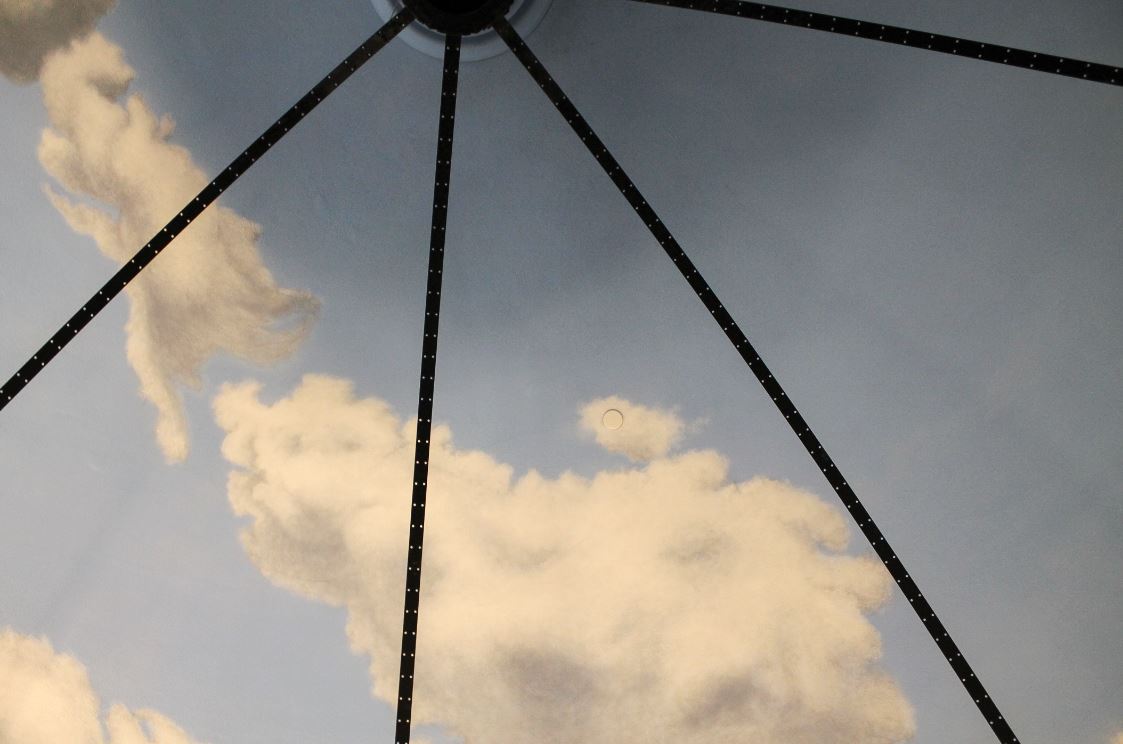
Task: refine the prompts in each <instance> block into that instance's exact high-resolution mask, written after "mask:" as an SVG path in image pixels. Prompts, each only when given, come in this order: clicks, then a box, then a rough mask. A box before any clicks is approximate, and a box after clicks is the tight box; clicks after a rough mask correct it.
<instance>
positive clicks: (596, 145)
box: [495, 20, 1018, 744]
mask: <svg viewBox="0 0 1123 744" xmlns="http://www.w3.org/2000/svg"><path fill="white" fill-rule="evenodd" d="M495 29H496V30H497V31H498V32H499V35H500V36H502V37H503V40H504V41H505V42H507V46H509V47H510V48H511V51H512V52H514V53H515V56H516V57H518V58H519V61H520V62H522V64H523V66H524V67H526V69H527V72H529V73H530V75H531V77H533V78H534V80H535V81H536V82H537V83H538V86H539V87H540V88H542V90H543V91H544V92H545V93H546V95H547V96H548V97H549V99H550V100H551V101H552V102H553V104H554V106H555V107H556V108H557V109H558V111H559V112H560V113H561V115H562V116H563V117H565V120H566V121H567V122H569V125H570V126H571V127H572V128H573V131H574V132H576V133H577V136H578V137H580V138H581V141H582V142H583V143H584V144H585V147H587V148H588V149H589V152H591V153H592V154H593V157H595V158H596V159H597V162H598V163H600V165H601V167H602V168H603V169H604V171H605V173H607V174H608V176H609V178H611V179H612V182H613V183H615V184H616V187H617V188H618V189H619V190H620V193H621V194H623V195H624V198H625V199H627V200H628V203H629V204H631V205H632V208H633V209H635V211H636V214H638V215H639V216H640V219H642V220H643V222H644V224H645V225H647V228H648V230H650V231H651V234H652V235H654V236H655V239H656V240H658V241H659V245H661V246H662V247H663V250H664V251H666V253H667V255H668V256H670V258H671V260H672V261H674V263H675V266H677V267H678V270H679V271H680V272H681V273H682V275H683V276H684V277H685V278H686V281H687V282H689V283H690V286H691V288H692V289H693V290H694V291H695V292H696V293H697V294H698V298H699V299H700V300H702V304H704V305H705V306H706V309H707V310H709V311H710V314H711V315H713V317H714V320H715V321H716V322H717V324H718V325H719V326H721V329H722V330H723V331H725V335H726V336H727V337H728V338H729V340H730V341H731V342H733V346H734V348H735V349H737V351H738V352H739V353H740V354H741V358H742V359H744V360H745V362H746V363H747V364H748V365H749V369H750V370H752V372H753V374H754V375H756V378H757V379H758V380H759V381H760V384H761V385H763V386H764V389H765V391H766V392H767V393H768V395H769V397H771V398H772V401H773V402H774V403H775V404H776V407H777V408H778V409H779V410H780V413H781V414H783V416H784V418H785V419H786V420H787V422H788V424H789V425H790V426H791V427H792V431H794V432H795V433H796V435H797V436H798V437H799V439H800V441H801V442H803V446H804V447H805V448H806V449H807V452H808V453H809V454H810V455H811V457H812V459H813V460H814V461H815V464H816V465H818V466H819V469H820V470H822V471H823V474H824V475H825V476H826V477H827V480H828V481H829V482H830V484H831V486H832V487H833V488H834V490H835V493H837V494H838V497H839V498H840V499H841V500H842V503H843V504H845V505H846V508H847V509H848V510H849V511H850V514H851V516H852V517H853V518H854V520H855V521H856V522H857V523H858V527H859V528H860V529H861V530H862V534H864V535H865V536H866V539H867V540H869V542H870V545H872V546H873V549H874V551H876V552H877V555H878V557H879V558H881V562H882V563H884V564H885V567H886V568H888V569H889V573H890V574H892V576H893V578H894V579H895V580H896V582H897V585H898V586H899V587H900V588H901V591H902V592H904V594H905V596H906V597H908V600H909V603H910V604H911V605H912V608H913V610H915V611H916V614H917V616H918V617H920V619H921V621H922V622H923V623H924V627H926V628H927V629H928V632H929V634H931V636H932V639H933V640H934V641H936V645H937V646H939V648H940V651H941V652H942V653H943V654H944V657H945V658H946V659H947V660H948V663H949V664H951V667H952V669H953V670H955V673H956V675H957V676H958V677H959V680H960V682H962V683H963V687H964V688H966V690H967V692H968V694H969V695H970V696H971V699H972V700H974V701H975V704H976V705H977V706H978V707H979V710H980V711H982V713H983V716H984V717H985V718H986V720H987V723H989V724H990V726H991V728H992V729H993V730H994V733H995V735H996V736H997V737H998V740H999V741H1000V742H1002V743H1003V744H1017V741H1018V739H1017V737H1016V736H1014V732H1013V731H1012V730H1011V729H1010V726H1009V725H1008V724H1007V723H1006V720H1005V719H1004V718H1003V717H1002V714H1001V713H1000V712H999V710H998V706H996V705H995V704H994V702H993V701H992V700H991V699H990V695H988V694H987V691H986V689H985V688H984V687H983V684H982V682H980V681H979V679H978V678H977V677H976V676H975V673H974V672H973V671H972V670H971V666H970V665H969V664H968V663H967V660H966V659H965V658H963V654H961V653H960V651H959V648H958V647H957V646H956V645H955V642H954V641H952V639H951V636H950V635H948V632H947V630H946V629H945V628H944V626H943V624H942V623H941V622H940V620H939V618H937V617H936V613H935V611H934V610H933V609H932V606H931V605H929V604H928V600H926V599H925V598H924V595H923V594H921V593H920V589H919V588H918V587H917V585H916V582H915V581H913V579H912V577H910V576H909V573H908V571H907V570H905V567H904V564H902V563H901V560H900V559H899V558H898V557H897V554H896V552H895V551H894V550H893V549H892V548H891V547H890V546H889V543H888V542H887V541H886V539H885V536H884V535H882V534H881V530H879V529H878V528H877V525H875V524H874V522H873V519H872V518H871V517H870V515H869V513H868V512H867V511H866V509H865V507H863V506H862V503H861V502H860V501H859V500H858V497H857V495H856V494H855V493H854V491H853V490H852V489H851V488H850V485H849V484H848V483H847V482H846V479H845V478H844V477H843V475H842V473H840V472H839V470H838V468H837V467H836V466H835V464H834V461H833V460H831V458H830V456H829V455H828V454H827V452H826V450H825V449H823V445H822V444H820V443H819V440H818V438H816V436H815V434H814V433H812V431H811V429H810V427H808V425H807V422H806V421H804V420H803V416H801V415H800V414H799V411H798V410H796V407H795V405H794V404H793V403H792V402H791V400H790V399H789V398H788V396H787V394H786V393H785V392H784V389H783V388H782V387H780V383H779V382H777V381H776V378H774V377H773V376H772V373H771V372H769V371H768V367H767V366H765V364H764V362H763V361H761V359H760V356H759V355H758V354H757V353H756V350H755V349H754V348H753V346H752V344H750V343H749V339H748V338H746V336H745V334H744V333H742V332H741V329H740V328H739V327H738V326H737V323H736V322H734V320H733V318H732V317H731V316H730V315H729V313H728V312H727V311H726V309H725V306H724V305H722V304H721V302H720V301H719V300H718V298H717V295H715V294H714V292H713V290H712V289H710V286H709V284H707V283H706V280H705V279H703V278H702V275H701V274H699V273H698V269H697V268H696V267H695V266H694V264H693V263H692V262H691V261H690V259H689V258H688V257H687V255H686V253H684V252H683V250H682V248H681V247H680V246H679V244H678V242H677V241H676V240H675V239H674V237H673V236H672V235H671V233H670V231H669V230H668V229H667V228H666V226H665V225H664V224H663V223H662V221H661V220H660V219H659V217H658V216H657V215H656V214H655V210H654V209H652V208H651V206H650V205H649V204H648V203H647V201H646V200H645V199H644V198H643V195H642V194H641V193H640V192H639V189H637V188H636V186H635V184H634V183H632V181H631V179H630V178H628V175H627V174H626V173H625V172H624V170H623V169H622V168H621V167H620V164H619V163H617V162H616V159H615V158H614V157H612V154H611V153H609V152H608V148H606V147H605V145H604V143H603V142H601V140H600V138H599V137H597V135H596V134H595V133H594V132H593V130H592V128H591V127H590V126H589V124H588V123H587V122H586V121H585V119H584V117H582V116H581V114H580V113H579V112H578V111H577V108H576V107H575V106H574V105H573V103H571V102H570V100H569V98H568V97H566V95H565V93H563V92H562V90H561V88H559V87H558V84H557V83H555V82H554V79H553V78H552V77H550V74H549V73H548V72H546V69H545V68H544V67H543V66H542V63H541V62H539V61H538V58H537V57H535V56H534V54H533V53H532V52H531V51H530V49H528V48H527V46H526V44H525V43H524V42H523V40H522V39H521V38H520V37H519V35H518V33H517V32H516V31H515V30H514V29H513V28H511V25H510V24H509V23H507V22H506V21H505V20H498V21H496V23H495Z"/></svg>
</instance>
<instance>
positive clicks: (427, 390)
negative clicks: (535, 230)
mask: <svg viewBox="0 0 1123 744" xmlns="http://www.w3.org/2000/svg"><path fill="white" fill-rule="evenodd" d="M459 72H460V37H459V36H458V35H456V34H448V35H446V36H445V59H444V77H443V79H442V81H441V119H440V123H439V124H438V127H437V167H436V174H435V176H434V178H433V227H432V230H431V232H430V233H429V278H428V284H427V287H426V292H425V331H424V333H425V335H424V336H423V338H422V341H421V381H420V385H419V392H418V396H417V442H416V444H415V445H414V448H413V506H412V508H411V510H410V515H409V555H408V557H407V560H406V599H405V612H404V617H403V619H402V660H401V674H400V676H399V677H398V715H397V724H396V730H395V735H394V741H395V742H396V743H397V744H409V732H410V718H411V716H412V715H413V673H414V660H415V656H414V655H415V654H416V653H417V610H418V607H419V605H420V601H421V548H422V545H423V543H424V538H425V495H426V493H427V492H428V482H429V435H430V433H431V431H432V427H433V380H434V378H435V377H436V372H437V332H438V330H439V324H440V319H441V275H442V272H443V269H444V258H445V223H446V222H447V220H448V184H449V178H450V175H451V173H452V133H453V129H454V126H453V125H454V124H455V122H456V83H457V78H458V76H459Z"/></svg>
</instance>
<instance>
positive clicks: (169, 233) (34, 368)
mask: <svg viewBox="0 0 1123 744" xmlns="http://www.w3.org/2000/svg"><path fill="white" fill-rule="evenodd" d="M412 21H413V13H412V12H411V11H409V10H403V11H402V12H400V13H398V14H397V15H395V16H394V17H393V18H391V19H390V20H389V21H387V22H386V23H385V24H384V25H383V26H382V28H380V29H378V31H376V32H374V34H372V35H371V36H370V38H368V39H367V40H366V41H364V42H363V43H362V44H360V45H359V47H358V48H357V49H355V51H354V52H352V53H351V54H350V55H349V56H348V57H347V59H345V60H343V61H342V62H340V63H339V64H338V65H336V67H335V68H334V69H333V70H332V71H331V72H329V73H328V74H327V76H326V77H325V78H324V79H323V80H321V81H320V82H318V83H316V85H315V87H313V88H312V90H310V91H308V93H306V94H305V95H304V97H303V98H301V99H300V100H299V101H297V102H296V104H295V105H294V106H293V107H292V108H290V109H289V110H288V111H286V112H285V113H284V114H283V115H282V116H281V118H280V119H277V121H276V122H275V123H274V124H273V125H272V126H271V127H269V128H268V129H266V130H265V132H264V133H262V135H261V136H260V137H258V138H257V139H256V140H254V141H253V143H252V144H251V145H250V146H249V147H247V148H246V149H245V150H243V151H242V154H241V155H239V156H238V157H236V158H234V160H233V161H231V163H230V165H228V166H227V167H226V169H225V170H223V171H222V172H221V173H219V174H218V175H217V176H216V177H215V179H214V180H213V181H211V182H210V183H209V184H207V186H206V187H205V188H204V189H203V190H202V191H200V192H199V193H198V195H196V196H195V198H194V199H192V200H191V201H190V202H188V204H187V205H186V206H185V207H184V208H183V209H182V210H181V211H180V212H179V214H177V215H176V216H175V217H173V218H172V220H171V221H170V222H169V223H168V224H167V225H165V226H164V227H163V229H161V230H160V232H158V233H156V235H155V236H154V237H153V238H152V239H151V240H149V241H148V242H147V243H146V244H145V245H144V247H143V248H141V249H140V250H139V251H138V252H137V254H136V255H135V256H133V257H132V258H131V259H129V262H128V263H126V264H125V265H124V266H122V267H121V268H120V269H119V270H118V271H117V273H116V274H114V275H113V277H112V278H111V279H110V280H109V281H108V282H106V283H105V284H104V285H103V286H102V288H101V289H99V290H98V291H97V293H96V294H95V295H94V296H93V297H91V298H90V299H89V300H88V301H87V302H86V304H85V305H83V306H82V307H81V309H79V310H78V312H76V313H74V315H73V316H71V318H70V320H68V321H67V322H66V323H65V324H63V326H62V328H59V329H58V331H57V332H55V335H53V336H51V338H50V339H49V340H48V341H47V343H45V344H43V346H42V347H41V348H40V349H39V351H37V352H36V353H35V354H34V355H33V356H32V357H31V359H29V360H28V361H27V363H26V364H24V365H23V366H22V367H21V368H20V369H19V371H18V372H16V373H15V374H14V375H12V377H11V379H9V380H8V381H7V382H6V383H4V386H3V387H0V410H2V409H3V408H4V407H5V406H6V405H8V403H10V402H11V401H12V399H13V398H15V397H16V395H17V394H19V392H20V391H21V390H23V389H24V387H26V386H27V383H29V382H31V380H32V378H34V377H35V375H37V374H39V370H41V369H43V368H44V367H45V366H47V363H48V362H50V361H51V360H52V359H54V357H55V355H56V354H58V353H59V352H60V351H62V349H63V347H64V346H66V345H67V344H68V343H70V341H71V340H72V339H73V338H74V337H75V336H77V335H78V332H79V331H81V330H82V329H83V328H85V327H86V324H87V323H89V322H90V321H91V320H93V319H94V316H95V315H97V314H98V313H99V312H101V311H102V310H103V309H104V308H105V306H106V305H108V304H109V302H110V300H112V299H113V298H114V297H116V296H117V295H118V294H119V293H120V292H121V290H123V289H124V288H125V287H126V285H128V283H129V282H131V281H132V280H133V279H135V278H136V276H137V275H138V274H139V273H140V272H141V271H142V270H143V269H144V267H146V266H148V264H150V263H151V262H152V260H153V259H154V258H156V256H158V255H159V254H160V251H162V250H164V248H166V247H167V246H168V244H169V243H171V242H172V240H173V239H175V237H176V236H177V235H179V234H180V233H181V232H183V231H184V230H185V229H186V228H187V226H188V225H190V224H191V222H192V221H194V220H195V219H196V218H197V217H198V216H199V215H200V214H202V213H203V210H204V209H206V208H207V207H208V206H210V205H211V203H212V202H214V201H215V200H216V199H217V198H218V197H219V195H220V194H221V193H222V192H223V191H225V190H226V189H228V188H229V187H230V186H231V185H233V183H234V182H235V181H237V180H238V178H239V177H240V176H241V175H242V174H243V173H245V172H246V171H247V170H249V169H250V168H251V167H252V166H253V164H254V163H256V162H257V161H258V159H260V158H261V157H262V156H263V155H265V153H267V152H268V151H269V150H270V148H272V147H273V145H275V144H277V143H278V142H279V141H280V140H281V138H283V137H284V136H285V135H286V134H288V132H289V130H291V129H292V128H293V127H295V126H296V125H297V124H299V123H300V122H301V120H302V119H304V117H305V116H307V115H308V114H309V113H310V112H311V111H312V110H313V109H314V108H316V106H318V105H320V102H321V101H323V100H324V99H325V98H327V97H328V96H329V95H331V93H332V92H333V91H335V89H336V88H338V87H339V86H340V85H341V84H342V83H343V81H344V80H346V79H347V78H349V77H351V75H352V73H354V72H355V71H356V70H358V69H359V68H360V67H362V66H363V63H365V62H366V61H367V60H369V59H370V58H371V57H373V56H374V55H375V53H376V52H378V50H380V49H382V48H383V47H384V46H386V44H388V43H389V42H390V41H391V40H392V39H393V38H394V37H395V36H397V35H398V33H399V32H400V31H401V30H402V29H403V28H405V27H406V26H408V25H409V24H410V23H411V22H412Z"/></svg>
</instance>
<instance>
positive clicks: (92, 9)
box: [0, 0, 115, 83]
mask: <svg viewBox="0 0 1123 744" xmlns="http://www.w3.org/2000/svg"><path fill="white" fill-rule="evenodd" d="M114 2H115V0H0V75H3V76H4V77H6V78H8V79H9V80H12V81H14V82H17V83H29V82H31V81H33V80H35V79H36V78H37V77H39V70H40V68H41V67H42V65H43V60H44V59H46V58H47V55H48V54H50V53H51V52H53V51H55V50H56V49H61V48H63V47H65V46H66V45H67V44H69V43H70V42H71V41H72V40H74V39H78V38H81V37H83V36H85V35H86V34H88V33H89V32H90V31H92V30H93V29H94V26H95V25H96V24H97V22H98V19H99V18H101V17H102V16H103V15H105V14H106V13H108V12H109V10H110V8H112V7H113V5H114Z"/></svg>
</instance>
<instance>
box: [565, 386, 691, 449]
mask: <svg viewBox="0 0 1123 744" xmlns="http://www.w3.org/2000/svg"><path fill="white" fill-rule="evenodd" d="M579 418H580V422H581V428H582V429H583V430H584V431H585V432H587V433H589V434H592V435H593V437H594V438H595V439H596V440H597V444H599V445H600V446H602V447H604V448H605V449H606V450H608V451H609V452H618V453H620V454H622V455H626V456H627V457H628V458H629V459H631V460H633V461H637V462H639V461H644V460H653V459H655V458H656V457H662V456H664V455H666V454H667V453H668V452H669V451H670V450H671V448H672V447H674V446H675V445H676V444H678V442H679V440H681V439H682V435H683V430H684V428H685V427H684V425H683V422H682V420H681V419H680V418H679V417H678V416H677V415H675V413H674V412H673V411H666V410H662V409H659V408H648V407H647V406H641V405H639V404H638V403H632V402H631V401H629V400H625V399H624V398H621V397H619V396H616V395H612V396H609V397H606V398H598V399H597V400H593V401H590V402H588V403H586V404H585V405H584V406H582V408H581V412H580V414H579Z"/></svg>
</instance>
